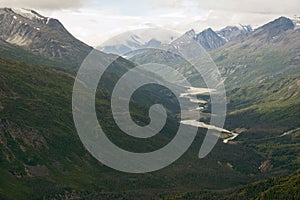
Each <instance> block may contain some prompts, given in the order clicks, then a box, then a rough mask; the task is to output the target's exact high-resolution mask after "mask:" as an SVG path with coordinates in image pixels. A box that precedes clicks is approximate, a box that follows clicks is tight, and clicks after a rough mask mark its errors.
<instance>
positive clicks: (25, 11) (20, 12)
mask: <svg viewBox="0 0 300 200" xmlns="http://www.w3.org/2000/svg"><path fill="white" fill-rule="evenodd" d="M12 11H13V12H14V13H16V14H18V15H21V16H22V17H25V18H28V19H30V20H35V19H38V20H44V19H45V18H44V17H42V16H40V15H38V14H37V13H36V12H34V11H32V10H30V9H25V8H12Z"/></svg>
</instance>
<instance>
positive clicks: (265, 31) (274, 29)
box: [252, 17, 295, 41]
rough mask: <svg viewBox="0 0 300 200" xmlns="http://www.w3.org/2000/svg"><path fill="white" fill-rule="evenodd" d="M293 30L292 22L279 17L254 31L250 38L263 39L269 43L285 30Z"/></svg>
mask: <svg viewBox="0 0 300 200" xmlns="http://www.w3.org/2000/svg"><path fill="white" fill-rule="evenodd" d="M294 28H295V25H294V23H293V21H292V20H290V19H289V18H286V17H280V18H278V19H276V20H274V21H272V22H270V23H268V24H266V25H264V26H262V27H260V28H258V29H256V30H255V32H254V34H253V35H252V37H264V38H265V40H266V41H270V40H272V39H275V37H276V36H278V35H280V34H282V33H284V32H286V31H287V30H293V29H294Z"/></svg>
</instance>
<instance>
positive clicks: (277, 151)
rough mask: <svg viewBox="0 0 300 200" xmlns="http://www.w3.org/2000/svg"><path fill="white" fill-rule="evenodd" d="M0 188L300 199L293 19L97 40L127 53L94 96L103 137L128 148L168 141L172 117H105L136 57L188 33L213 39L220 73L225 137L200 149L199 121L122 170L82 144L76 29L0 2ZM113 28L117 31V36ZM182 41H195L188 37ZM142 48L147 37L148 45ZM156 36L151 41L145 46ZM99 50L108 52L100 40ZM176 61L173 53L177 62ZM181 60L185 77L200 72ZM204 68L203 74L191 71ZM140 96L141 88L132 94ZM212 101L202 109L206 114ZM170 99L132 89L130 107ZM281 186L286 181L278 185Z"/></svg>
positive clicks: (109, 195) (298, 68)
mask: <svg viewBox="0 0 300 200" xmlns="http://www.w3.org/2000/svg"><path fill="white" fill-rule="evenodd" d="M0 27H1V28H0V172H1V176H0V198H1V199H76V198H77V199H159V198H160V199H212V198H215V199H251V198H253V199H268V198H269V199H276V198H277V199H282V198H285V199H297V198H298V197H299V191H300V185H299V180H300V179H299V169H300V161H299V157H300V145H299V144H300V143H299V142H300V132H299V127H300V118H299V113H300V110H299V108H300V101H299V100H300V65H299V64H300V30H299V28H297V26H295V22H293V21H292V20H290V19H288V18H286V17H280V18H278V19H275V20H274V21H272V22H269V23H267V24H265V25H263V26H261V27H259V28H256V29H254V30H252V28H251V27H250V26H242V25H239V26H227V27H226V28H224V29H222V30H220V31H214V30H212V29H211V28H209V29H206V30H204V31H202V32H200V33H198V34H197V33H195V31H194V30H190V31H188V32H186V33H185V34H184V35H178V34H177V35H176V34H174V33H173V32H170V31H168V32H163V33H164V34H162V32H161V31H160V30H159V31H157V32H156V31H154V30H150V31H149V32H140V33H135V32H130V33H126V34H124V35H123V36H124V37H121V40H119V41H118V40H117V42H115V43H113V42H114V41H113V40H111V41H109V42H108V43H107V44H106V45H105V46H104V47H103V49H102V50H104V51H107V52H108V53H117V54H120V55H123V54H124V53H128V51H136V50H138V49H144V48H146V49H148V50H147V51H140V52H138V53H137V54H134V55H133V56H132V57H130V58H128V57H126V58H128V59H129V60H127V59H125V58H122V57H119V58H118V59H117V60H116V61H115V62H114V63H112V64H111V65H110V66H109V68H108V71H107V72H106V73H105V75H104V77H103V78H102V79H101V80H100V83H99V88H98V90H97V93H96V96H95V101H96V110H97V114H98V116H100V115H101V118H99V119H98V120H99V123H100V124H101V125H103V129H104V130H106V131H107V133H108V137H109V138H110V139H111V140H113V141H114V143H116V144H117V145H118V146H121V147H123V148H124V149H127V150H132V151H138V152H148V151H153V150H155V149H158V148H160V147H161V146H163V145H165V144H167V143H168V142H169V141H170V140H171V139H172V138H173V137H174V135H173V133H174V131H176V129H177V127H178V119H177V118H174V117H173V116H170V117H169V118H168V121H167V124H166V126H165V127H164V129H163V130H162V133H160V134H158V135H157V136H155V137H153V138H150V139H147V140H145V141H143V142H141V141H140V140H139V139H134V138H132V137H129V136H126V135H125V134H124V133H123V132H122V131H121V130H119V129H118V128H117V125H116V123H115V121H114V119H113V116H112V113H111V108H110V97H111V93H112V89H113V86H114V85H115V84H116V82H117V81H118V79H119V78H120V77H121V76H122V75H123V74H125V73H126V72H127V71H128V70H130V69H132V68H134V67H135V66H136V65H137V64H145V63H149V62H157V63H159V62H164V63H167V64H169V66H174V67H178V66H180V65H178V63H183V61H182V60H180V59H179V58H178V57H176V56H169V55H170V54H168V52H163V51H160V50H157V49H155V48H156V47H159V46H161V45H166V44H168V43H170V42H171V43H172V42H176V40H178V38H180V37H185V36H188V37H189V38H191V39H192V40H194V41H196V42H198V43H199V44H201V45H202V46H203V48H204V49H205V50H207V51H209V53H210V56H211V57H212V58H213V60H214V61H215V63H216V65H217V67H218V68H219V70H220V72H221V74H222V76H223V77H224V79H225V86H226V89H227V99H228V114H227V118H226V123H225V128H226V129H227V130H230V131H232V132H234V133H238V134H239V135H238V137H236V138H235V139H234V140H231V141H229V142H228V143H226V144H225V143H223V141H222V140H221V139H224V138H227V137H229V136H228V135H227V134H222V135H221V139H220V140H219V142H218V143H217V145H216V147H215V148H214V150H213V151H212V152H211V153H210V154H209V155H208V156H207V157H205V158H204V159H198V157H197V156H198V151H199V147H200V144H201V143H202V141H203V138H204V136H205V128H199V131H198V132H199V134H198V135H197V137H196V140H195V142H194V143H193V145H192V146H191V148H190V149H189V150H188V151H187V152H186V153H185V154H184V155H183V156H182V158H180V159H179V160H178V161H176V162H175V163H174V164H172V165H171V166H169V167H167V168H165V169H163V170H161V171H157V172H154V173H146V174H140V175H137V174H127V173H122V172H117V171H115V170H113V169H110V168H108V167H106V166H104V165H103V164H102V163H100V162H98V161H97V160H96V159H95V158H94V157H93V156H92V155H91V154H89V153H88V151H87V150H86V149H85V148H84V146H83V145H82V143H81V141H80V139H79V137H78V135H77V133H76V129H75V126H74V122H73V119H72V88H73V84H74V74H75V73H76V72H77V70H78V68H79V66H80V64H81V63H82V61H83V60H84V58H85V57H86V55H88V53H89V52H90V51H91V50H92V47H90V46H88V45H86V44H84V43H83V42H81V41H79V40H77V39H76V38H74V37H73V36H72V35H71V34H70V33H69V32H68V31H67V30H66V29H65V28H64V26H63V25H62V24H61V23H60V22H59V21H58V20H56V19H52V18H48V17H45V16H42V15H40V14H39V13H37V12H35V11H33V10H30V9H11V8H3V9H0ZM115 39H116V38H114V40H115ZM181 47H182V48H186V49H183V50H186V51H191V52H192V51H193V49H192V47H190V46H189V45H188V43H187V44H185V45H182V46H181ZM149 48H150V49H149ZM151 48H154V49H151ZM99 55H100V56H101V58H102V59H104V60H105V59H107V60H109V58H110V57H111V56H112V55H110V54H107V53H104V52H99ZM174 64H177V65H174ZM178 70H179V71H180V70H182V71H180V72H182V74H183V75H185V76H187V77H188V80H190V81H191V82H192V83H193V84H195V85H197V84H199V85H198V87H199V86H200V85H201V80H200V79H201V78H200V77H199V76H198V75H196V74H194V73H193V71H192V73H191V71H189V70H183V69H180V68H178ZM199 80H200V81H199ZM136 97H140V99H139V98H136ZM201 98H206V101H207V102H208V104H207V105H206V107H205V108H204V111H203V112H202V113H201V117H202V118H201V120H207V119H208V118H209V111H210V110H209V109H210V105H209V97H201ZM157 102H160V103H162V104H167V106H169V107H168V108H169V109H170V110H171V109H172V106H173V105H175V104H176V101H175V100H174V98H173V96H172V94H170V93H168V92H166V91H165V88H159V87H154V88H149V89H148V90H146V93H145V94H140V95H138V94H137V95H136V96H135V98H133V100H132V101H131V105H130V106H131V115H132V118H133V119H134V120H135V121H136V122H137V123H138V124H142V125H145V124H147V123H149V118H148V117H146V116H147V114H145V113H147V112H148V110H149V106H150V105H152V104H153V103H157ZM281 186H282V187H281Z"/></svg>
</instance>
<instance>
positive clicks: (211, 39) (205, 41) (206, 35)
mask: <svg viewBox="0 0 300 200" xmlns="http://www.w3.org/2000/svg"><path fill="white" fill-rule="evenodd" d="M195 40H196V41H197V42H199V44H201V45H202V46H203V48H204V49H206V50H208V51H210V50H213V49H217V48H219V47H221V46H223V45H224V44H225V43H226V40H225V39H224V38H222V37H220V36H219V35H218V34H217V33H216V32H214V31H213V30H212V29H211V28H208V29H206V30H204V31H202V32H201V33H199V34H197V35H196V36H195Z"/></svg>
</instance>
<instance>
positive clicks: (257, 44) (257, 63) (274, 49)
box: [211, 18, 300, 89]
mask: <svg viewBox="0 0 300 200" xmlns="http://www.w3.org/2000/svg"><path fill="white" fill-rule="evenodd" d="M293 27H294V26H293V23H292V22H291V20H289V19H287V18H279V19H277V20H274V21H273V22H270V23H268V24H266V25H264V26H262V27H260V28H258V29H256V30H255V31H253V32H251V33H250V34H249V35H248V36H246V37H244V38H243V39H242V40H241V41H232V42H229V43H227V44H226V45H224V46H223V47H221V48H220V49H217V50H215V51H213V52H212V53H211V55H212V57H213V58H214V60H215V62H216V64H217V65H218V67H219V69H220V71H221V73H222V75H223V77H225V78H226V86H227V88H228V89H233V88H235V87H237V86H238V87H240V86H243V85H248V84H252V83H263V82H264V81H265V80H268V79H271V78H275V77H283V76H285V75H287V74H291V73H294V72H299V71H300V67H299V59H300V49H299V46H300V32H299V31H298V30H294V29H293ZM273 29H276V30H274V31H273Z"/></svg>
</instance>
